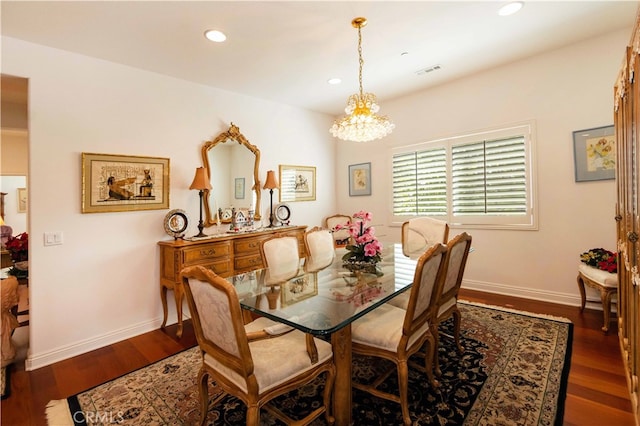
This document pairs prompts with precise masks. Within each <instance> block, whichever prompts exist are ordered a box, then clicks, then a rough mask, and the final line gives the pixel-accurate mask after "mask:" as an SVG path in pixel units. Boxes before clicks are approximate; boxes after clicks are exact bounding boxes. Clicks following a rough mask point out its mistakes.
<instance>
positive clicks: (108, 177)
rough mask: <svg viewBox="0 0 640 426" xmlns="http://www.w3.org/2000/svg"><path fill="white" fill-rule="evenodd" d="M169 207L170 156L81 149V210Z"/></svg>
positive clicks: (105, 210)
mask: <svg viewBox="0 0 640 426" xmlns="http://www.w3.org/2000/svg"><path fill="white" fill-rule="evenodd" d="M168 208H169V159H168V158H159V157H138V156H129V155H112V154H93V153H87V152H83V153H82V213H103V212H121V211H132V210H160V209H168Z"/></svg>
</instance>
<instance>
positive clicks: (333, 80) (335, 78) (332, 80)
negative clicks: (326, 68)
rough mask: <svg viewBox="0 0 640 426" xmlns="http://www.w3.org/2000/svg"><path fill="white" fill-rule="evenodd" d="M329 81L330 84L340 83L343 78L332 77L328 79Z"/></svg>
mask: <svg viewBox="0 0 640 426" xmlns="http://www.w3.org/2000/svg"><path fill="white" fill-rule="evenodd" d="M327 83H329V84H340V83H342V80H340V79H339V78H337V77H334V78H330V79H329V80H327Z"/></svg>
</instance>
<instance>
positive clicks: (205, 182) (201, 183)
mask: <svg viewBox="0 0 640 426" xmlns="http://www.w3.org/2000/svg"><path fill="white" fill-rule="evenodd" d="M189 189H198V190H203V189H211V182H209V174H208V173H207V171H206V170H205V169H204V167H198V168H197V169H196V175H195V176H194V177H193V182H191V186H190V187H189Z"/></svg>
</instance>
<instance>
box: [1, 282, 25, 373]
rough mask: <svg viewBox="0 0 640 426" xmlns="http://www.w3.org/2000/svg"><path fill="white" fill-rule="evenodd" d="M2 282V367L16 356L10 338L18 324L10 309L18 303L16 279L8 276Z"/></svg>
mask: <svg viewBox="0 0 640 426" xmlns="http://www.w3.org/2000/svg"><path fill="white" fill-rule="evenodd" d="M0 284H2V286H1V289H2V297H1V298H0V301H1V302H2V311H1V312H0V316H1V318H2V320H1V321H0V343H1V344H0V347H1V348H2V351H1V352H2V367H4V366H6V365H9V364H11V362H12V361H13V359H14V358H15V357H16V348H15V345H14V344H13V341H12V340H11V335H12V334H13V330H15V329H16V328H18V327H19V326H20V324H19V323H18V320H17V318H16V317H15V315H14V314H13V312H12V310H13V308H14V307H16V306H17V305H18V279H17V278H16V277H14V276H9V277H8V278H6V279H3V280H1V281H0Z"/></svg>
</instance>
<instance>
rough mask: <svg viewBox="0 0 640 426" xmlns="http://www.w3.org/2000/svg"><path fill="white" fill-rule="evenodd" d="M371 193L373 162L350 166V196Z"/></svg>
mask: <svg viewBox="0 0 640 426" xmlns="http://www.w3.org/2000/svg"><path fill="white" fill-rule="evenodd" d="M358 195H371V163H360V164H352V165H350V166H349V196H350V197H355V196H358Z"/></svg>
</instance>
